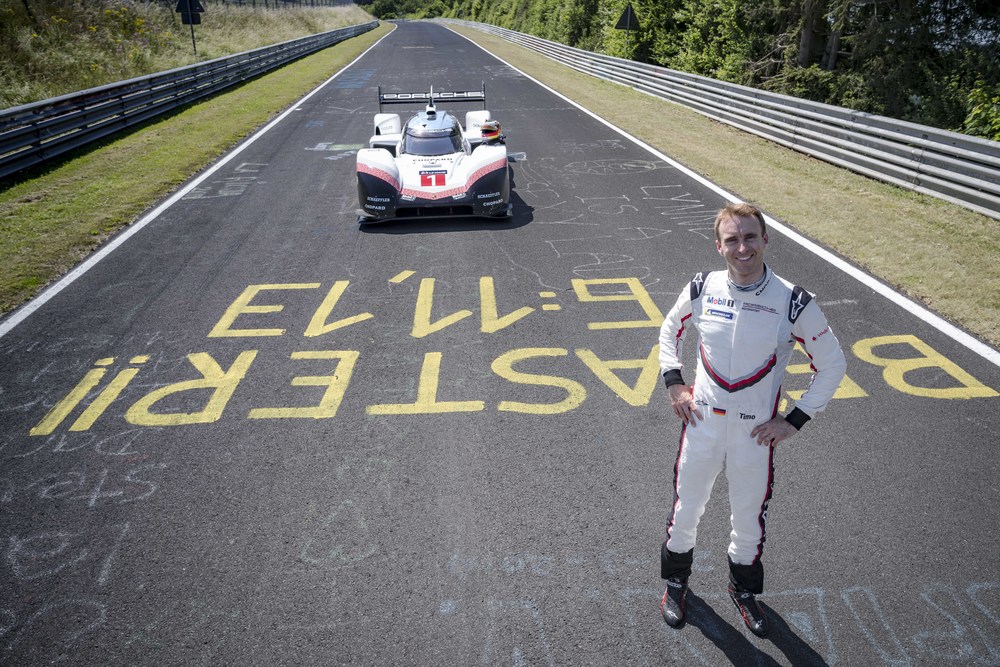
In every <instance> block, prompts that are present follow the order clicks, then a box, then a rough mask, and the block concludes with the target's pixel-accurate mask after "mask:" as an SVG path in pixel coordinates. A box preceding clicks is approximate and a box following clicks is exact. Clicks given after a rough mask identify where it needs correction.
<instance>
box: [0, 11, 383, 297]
mask: <svg viewBox="0 0 1000 667" xmlns="http://www.w3.org/2000/svg"><path fill="white" fill-rule="evenodd" d="M390 29H391V26H389V25H386V24H383V25H381V26H380V27H379V28H377V29H375V30H373V31H371V32H368V33H366V34H364V35H361V36H359V37H355V38H354V39H351V40H348V41H346V42H342V43H341V44H337V45H335V46H332V47H330V48H328V49H325V50H323V51H322V52H320V53H316V54H313V55H311V56H309V57H306V58H303V59H302V60H299V61H297V62H295V63H292V64H290V65H287V66H285V67H283V68H281V69H280V70H278V71H275V72H272V73H270V74H267V75H265V76H262V77H260V78H258V79H255V80H254V81H251V82H248V83H246V84H244V85H242V86H240V87H239V88H236V89H235V90H233V91H231V92H228V93H226V94H224V95H219V96H217V97H215V98H212V99H209V100H207V101H204V102H201V103H199V104H196V105H193V106H191V107H189V108H187V109H186V110H184V111H182V112H180V113H177V114H175V115H173V116H171V117H169V118H167V119H164V120H161V121H158V122H155V123H152V124H149V125H147V126H145V127H143V128H141V129H139V130H136V131H133V132H131V133H130V134H128V135H127V136H124V137H122V138H121V139H118V140H116V141H113V142H111V143H108V144H106V145H104V146H102V147H99V148H95V149H93V150H88V151H86V152H85V153H83V154H81V155H79V156H78V157H75V158H73V159H70V160H68V161H66V162H64V163H61V164H59V165H58V166H56V167H54V168H53V169H51V170H50V171H48V172H46V173H44V174H41V175H38V176H35V177H33V178H30V179H29V180H24V181H22V182H20V183H17V184H15V185H12V186H10V187H8V188H7V189H5V190H3V191H2V192H0V312H7V311H10V310H11V309H13V308H15V307H17V306H18V305H20V304H21V303H24V302H25V301H27V300H28V299H30V298H31V297H32V296H34V295H35V294H36V293H37V292H38V291H39V290H40V289H41V288H43V287H45V286H46V285H47V284H49V283H50V282H52V281H53V280H55V279H57V278H58V277H59V276H61V275H62V274H64V273H66V272H67V271H69V270H70V269H72V268H73V267H74V266H75V265H76V264H77V263H79V262H80V260H82V259H83V258H85V257H86V256H87V255H88V254H90V253H91V252H92V251H93V250H94V249H95V248H96V247H97V246H98V245H100V243H101V242H102V241H103V240H104V239H105V238H107V236H108V235H109V234H112V233H114V232H115V231H117V230H119V229H121V228H122V227H124V226H126V225H128V224H130V223H131V222H133V221H135V220H136V219H137V218H138V217H139V216H140V215H141V214H142V213H143V212H144V211H145V210H147V209H149V208H151V207H152V206H153V205H154V204H155V203H156V202H158V201H160V200H162V199H163V198H164V197H165V196H167V195H168V194H169V193H170V192H172V191H174V190H175V189H176V188H177V187H178V185H180V184H181V183H183V182H184V181H185V180H187V179H188V178H190V177H191V176H192V175H194V174H195V173H197V172H198V171H199V170H201V169H203V168H204V167H205V166H206V165H208V164H210V163H211V162H213V161H214V160H215V159H217V158H218V157H219V156H220V155H222V154H223V153H225V152H226V151H227V150H229V149H230V148H232V147H233V146H234V145H236V144H237V143H239V142H240V141H241V140H242V139H244V138H245V137H247V136H248V135H249V134H251V133H252V132H253V131H254V130H256V129H257V128H259V127H261V126H262V125H264V124H266V123H267V122H268V121H269V120H270V119H272V118H274V117H275V116H276V115H278V114H279V113H280V112H282V111H283V110H285V109H286V108H287V107H288V106H289V105H291V104H293V103H294V102H296V101H297V100H298V99H300V98H301V97H302V96H303V95H304V94H306V93H307V92H308V91H309V90H311V89H313V88H315V87H316V86H317V85H319V84H320V83H322V82H323V81H325V80H326V79H328V78H329V77H330V76H331V75H332V74H334V73H335V72H336V71H337V70H339V69H341V68H342V67H344V66H345V65H346V64H347V63H349V62H351V60H353V59H354V58H356V57H357V56H358V54H360V53H361V52H362V51H363V50H364V49H366V48H368V47H369V46H370V45H371V44H373V43H374V42H375V41H376V40H378V39H379V38H380V37H382V36H383V35H384V34H386V33H387V32H388V31H389V30H390ZM220 118H225V119H226V122H225V123H219V122H218V121H219V119H220Z"/></svg>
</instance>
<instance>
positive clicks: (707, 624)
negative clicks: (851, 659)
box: [686, 591, 828, 667]
mask: <svg viewBox="0 0 1000 667" xmlns="http://www.w3.org/2000/svg"><path fill="white" fill-rule="evenodd" d="M761 606H762V607H763V608H764V611H765V612H766V613H767V618H768V621H769V623H770V632H769V633H768V637H767V639H756V638H753V639H750V638H749V637H750V635H749V634H748V633H745V632H744V631H743V630H742V629H737V628H735V627H733V625H732V624H731V623H729V622H728V621H726V620H723V618H722V617H721V616H719V614H718V613H716V611H715V610H714V609H713V608H712V607H711V606H710V605H709V604H708V603H707V602H705V601H704V600H702V599H701V598H700V597H698V596H697V595H695V594H694V592H693V591H688V595H687V604H686V607H687V620H686V624H687V625H690V626H693V627H695V628H697V629H698V630H700V631H701V633H702V634H703V635H704V636H705V637H706V638H707V639H708V640H710V641H711V642H712V643H713V644H715V645H716V646H717V647H718V648H719V650H720V651H722V652H723V653H724V654H725V656H726V658H727V659H728V660H729V662H731V663H732V664H734V665H747V664H755V665H764V666H765V667H773V666H776V665H779V664H780V663H778V662H777V661H776V660H775V659H774V658H772V657H771V656H770V655H768V654H766V653H764V652H763V651H761V650H760V648H759V647H758V643H763V642H768V641H769V642H770V643H771V644H773V645H774V646H775V647H776V648H777V649H778V650H779V651H781V652H782V653H783V654H784V655H785V658H787V660H788V662H789V663H790V664H792V665H795V666H796V667H799V666H805V667H828V665H827V663H826V660H824V659H823V657H822V656H820V654H819V653H817V652H816V651H815V650H814V649H813V648H812V647H811V646H809V644H808V643H806V642H805V641H804V640H803V639H802V638H801V637H799V636H798V635H797V634H796V632H795V630H794V629H793V628H792V627H790V626H789V625H788V623H786V622H785V620H784V619H783V618H781V616H780V615H779V614H778V612H776V611H775V610H774V609H772V608H771V607H768V606H767V605H765V604H763V603H762V604H761ZM731 611H732V613H733V615H734V619H736V620H737V621H738V612H737V611H736V609H735V608H733V609H732V610H731ZM738 622H740V623H742V621H738Z"/></svg>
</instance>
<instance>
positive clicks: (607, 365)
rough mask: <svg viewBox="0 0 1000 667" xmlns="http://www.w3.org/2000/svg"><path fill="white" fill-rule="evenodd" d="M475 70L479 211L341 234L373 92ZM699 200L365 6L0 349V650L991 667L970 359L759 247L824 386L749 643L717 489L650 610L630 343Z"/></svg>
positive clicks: (939, 337) (645, 458) (701, 190)
mask: <svg viewBox="0 0 1000 667" xmlns="http://www.w3.org/2000/svg"><path fill="white" fill-rule="evenodd" d="M331 74H333V73H331ZM484 80H485V81H486V82H487V86H488V97H489V105H490V109H491V110H492V111H493V114H494V116H495V117H496V118H498V119H499V120H500V121H501V122H502V124H503V128H504V131H505V133H506V134H507V136H508V149H509V150H510V152H511V153H512V154H513V155H514V156H515V158H514V160H513V161H512V163H511V174H512V178H513V184H514V185H513V193H514V195H513V197H514V204H515V215H514V218H513V220H512V221H510V222H501V223H497V222H489V221H475V220H472V221H470V220H465V221H430V222H418V223H394V224H387V225H384V226H377V227H374V228H370V229H369V228H365V229H359V228H358V226H357V224H356V223H355V218H354V210H355V208H356V206H357V202H356V194H355V175H354V153H355V151H356V149H357V147H359V146H360V145H362V144H363V143H364V142H365V141H366V140H367V138H368V136H369V134H370V132H371V116H372V114H373V113H374V112H375V111H376V110H377V109H376V107H377V104H376V86H377V85H379V84H381V85H383V86H384V87H385V88H386V89H388V90H393V89H395V90H403V91H410V90H421V89H426V88H427V87H428V86H430V85H433V86H434V87H435V88H436V89H438V90H449V89H463V88H468V89H476V88H478V85H479V83H480V82H481V81H484ZM650 122H655V119H650ZM691 140H692V141H697V140H698V139H697V137H692V138H691ZM722 203H723V197H722V196H721V195H720V194H718V192H717V191H715V190H713V189H711V188H709V187H706V186H705V185H704V184H702V183H700V182H698V181H697V180H695V179H693V178H691V177H690V176H689V175H687V174H686V173H684V172H683V171H682V170H680V169H678V168H676V167H675V166H673V165H672V164H670V163H669V162H666V161H664V160H662V159H660V158H659V157H657V156H656V155H654V154H652V153H650V152H649V151H647V150H646V149H644V148H643V147H641V146H639V145H637V144H635V143H633V142H631V141H630V140H628V139H627V138H626V137H624V136H622V135H621V134H619V133H616V132H615V131H614V130H612V129H611V128H609V127H607V126H605V125H603V124H601V123H600V122H598V121H597V120H595V119H593V118H592V117H591V116H589V115H588V114H586V113H585V112H583V111H582V110H580V109H578V108H576V107H574V106H573V105H571V104H570V103H569V102H567V101H566V100H564V99H562V98H560V97H558V96H557V95H555V94H553V93H551V92H549V91H548V90H546V89H544V88H542V87H541V86H539V85H538V84H536V83H534V82H533V81H531V80H530V79H528V78H526V77H525V76H523V75H522V74H520V73H518V72H517V71H515V70H513V69H511V68H510V67H508V66H507V65H505V64H504V63H502V62H500V61H498V60H495V59H494V58H492V57H491V56H490V55H488V54H487V53H485V52H483V51H482V50H480V49H479V48H478V47H476V46H475V45H473V44H472V43H470V42H468V41H466V40H464V39H463V38H461V37H458V36H456V35H455V34H453V33H451V32H449V31H448V30H446V29H445V28H443V27H440V26H436V25H431V24H421V23H404V24H401V25H400V26H399V27H398V28H397V29H396V30H395V31H394V32H393V33H392V34H391V35H389V36H388V37H387V38H386V39H384V40H383V41H382V42H380V43H379V44H378V45H376V46H375V47H374V48H373V49H372V50H371V51H369V52H368V53H367V54H366V55H364V56H363V57H362V58H361V59H359V60H358V61H357V62H355V63H354V64H353V65H351V66H350V67H349V68H348V69H347V70H346V71H344V72H342V73H340V74H339V76H337V77H336V78H334V79H333V80H331V81H330V82H328V83H327V84H326V85H325V86H324V87H322V88H321V89H320V90H319V91H318V92H317V93H316V94H314V95H313V96H311V97H309V98H308V99H307V100H305V101H303V102H302V103H301V104H300V105H297V106H296V107H295V109H294V111H292V112H291V113H290V114H289V115H288V116H287V117H285V118H284V119H283V120H281V121H280V122H278V123H277V124H276V125H274V126H273V127H272V128H271V129H270V130H269V131H267V132H266V133H265V134H263V135H261V136H259V137H258V139H257V140H256V141H254V142H253V143H252V144H251V145H250V146H248V147H247V148H246V149H245V150H243V151H242V152H241V153H240V154H239V155H238V156H236V157H235V158H233V159H231V160H230V161H228V162H227V163H225V164H224V165H223V166H222V167H221V168H220V169H218V170H217V171H216V172H214V173H213V174H212V175H211V176H209V177H208V178H207V179H205V180H204V181H203V182H201V183H199V184H198V185H197V186H196V187H194V188H193V189H191V190H190V191H189V192H187V193H186V194H185V195H184V196H183V198H181V199H180V200H179V201H177V202H176V203H174V204H173V205H171V206H169V207H167V208H166V209H165V210H164V211H163V212H162V213H161V214H160V215H159V216H158V217H157V218H156V219H155V220H153V221H152V222H151V223H150V224H148V225H147V226H146V227H144V228H143V229H142V230H141V231H140V232H139V233H136V234H135V235H134V236H132V237H131V238H129V239H128V240H127V241H125V242H124V243H122V244H121V246H120V247H118V248H117V249H115V250H114V252H112V253H110V254H109V255H108V256H107V257H106V258H105V259H103V260H102V261H100V262H99V263H97V264H96V265H95V266H93V267H92V268H91V269H90V270H89V271H87V272H86V273H85V274H84V275H82V276H81V277H80V278H78V279H77V280H76V281H75V282H73V283H72V284H70V285H68V286H67V287H66V288H65V289H63V290H62V291H61V292H59V293H58V294H57V295H56V296H54V297H53V298H52V299H50V300H49V301H47V302H46V303H44V304H43V305H41V306H40V307H39V308H38V309H37V311H36V312H34V313H32V314H31V315H30V316H29V317H27V318H26V319H25V320H24V321H23V322H21V323H19V324H18V325H17V326H16V327H14V328H13V329H12V330H11V331H9V332H8V333H7V334H6V335H5V336H4V337H3V338H0V422H2V431H0V457H2V460H3V468H2V474H0V512H2V514H0V551H2V554H0V556H2V557H0V591H2V596H0V663H2V664H5V665H6V664H9V665H41V664H49V663H52V662H60V663H64V664H80V665H97V664H102V665H199V664H204V665H218V664H232V665H251V664H252V665H276V664H287V665H332V664H346V663H351V664H394V665H480V664H482V665H493V664H496V665H579V664H593V665H660V664H699V665H720V664H736V665H774V664H781V665H787V664H793V665H835V664H840V665H859V664H865V665H881V664H886V665H893V666H903V665H945V664H956V665H972V664H975V665H997V664H1000V576H998V555H997V554H998V551H997V547H996V535H997V518H996V516H997V515H996V507H997V506H998V501H1000V492H998V482H997V474H996V469H997V455H996V450H997V444H998V436H997V434H998V433H1000V410H998V407H1000V401H998V399H997V392H996V390H997V389H998V388H1000V368H998V367H997V365H996V364H994V363H992V362H990V361H988V360H984V358H983V357H982V356H980V355H978V354H976V353H974V352H972V351H970V350H969V349H967V348H965V347H963V346H962V345H959V344H957V343H955V342H954V341H953V340H952V339H951V338H949V337H947V336H945V335H943V334H942V333H940V332H939V331H938V330H936V329H935V328H932V327H931V326H929V325H927V324H925V323H924V322H923V321H921V320H920V319H918V318H916V317H914V316H913V315H912V314H911V313H910V312H908V311H907V310H906V309H904V308H902V307H901V306H900V304H899V303H898V302H897V301H896V300H894V299H887V298H885V297H883V296H880V295H878V294H876V293H875V292H873V291H872V290H871V289H870V288H869V287H866V286H865V284H863V283H862V282H860V281H858V280H856V279H854V278H852V277H849V276H848V275H846V274H845V273H843V272H842V271H840V270H839V269H837V268H835V267H833V266H832V265H830V264H829V263H827V262H825V261H823V260H820V259H817V258H816V257H815V256H814V255H813V254H811V253H810V252H808V251H807V250H805V249H803V248H802V247H801V246H800V245H798V244H797V243H795V242H793V241H791V240H789V239H788V238H786V237H785V236H783V235H782V234H780V233H778V232H777V231H772V233H771V235H770V238H771V243H770V246H769V249H768V261H769V263H770V264H771V266H773V267H774V268H775V269H776V270H777V271H778V272H779V273H780V274H782V275H784V276H785V277H787V278H789V279H790V280H793V281H795V282H798V283H800V284H802V285H804V286H806V287H807V288H808V289H810V290H812V291H814V292H816V293H817V295H818V296H817V298H818V299H819V301H820V303H821V304H822V307H823V308H824V311H825V312H826V314H827V316H828V318H829V319H830V321H831V323H832V325H833V327H834V330H835V331H836V333H837V335H838V337H839V339H840V341H841V343H842V345H843V346H844V349H845V352H846V354H847V357H848V374H847V376H848V380H845V383H844V384H843V385H842V387H841V393H840V394H839V395H838V397H837V399H836V400H834V401H832V403H831V405H830V407H829V408H828V409H827V411H826V412H825V413H823V414H822V415H821V416H820V417H819V418H818V419H815V420H813V422H811V423H810V424H808V425H807V426H806V427H805V428H804V429H803V431H802V432H801V433H800V434H799V435H797V436H796V437H795V438H793V439H792V440H790V441H788V442H786V443H783V444H782V445H780V446H779V449H778V452H777V454H776V468H777V477H776V483H775V489H774V499H773V501H772V503H771V506H770V513H769V517H768V518H769V521H768V539H767V547H766V549H765V555H764V563H765V567H766V572H767V575H766V582H765V586H766V591H767V592H766V594H765V595H764V596H762V598H761V599H762V601H763V602H764V604H765V606H766V607H767V609H769V611H770V615H771V619H772V636H771V638H770V639H768V640H759V639H756V638H754V637H753V636H752V635H750V634H749V633H748V632H747V631H746V630H745V629H744V628H743V626H742V623H741V622H740V620H739V619H738V617H737V615H736V611H735V609H734V608H733V606H732V605H731V603H730V602H729V600H728V598H727V597H726V596H725V585H726V564H725V563H726V561H725V550H726V547H727V545H728V532H729V529H728V505H727V500H726V497H727V496H726V488H725V486H726V485H725V480H724V476H723V477H720V479H719V481H718V482H717V485H716V489H715V492H714V494H713V498H712V500H711V502H710V504H709V506H708V510H707V511H706V513H705V516H704V518H703V520H702V524H701V531H700V535H699V546H698V552H697V553H698V557H697V560H696V562H695V574H694V576H693V578H692V582H691V583H692V595H691V598H689V600H690V603H689V613H690V622H689V623H688V624H687V626H686V627H684V628H683V629H681V630H674V629H671V628H669V627H667V626H666V625H665V624H664V623H663V621H662V619H661V617H660V614H659V611H658V608H657V604H658V601H659V597H660V595H661V592H662V585H661V582H660V580H659V569H658V550H659V546H660V542H661V540H662V533H663V522H664V518H665V515H666V510H667V502H668V500H669V499H670V493H671V491H670V487H671V475H672V473H671V469H672V465H673V461H674V457H675V455H676V448H677V439H678V435H679V427H678V424H677V422H676V420H675V419H674V418H673V417H672V416H671V415H669V413H668V409H667V408H666V395H665V391H664V390H663V388H662V386H660V381H659V378H658V377H657V376H658V372H657V370H656V368H655V360H654V362H653V363H652V364H650V363H649V361H648V359H649V355H650V352H651V350H653V347H654V345H655V343H656V337H657V331H658V325H659V319H661V318H662V314H663V313H665V312H666V311H667V309H668V308H669V307H670V305H671V304H672V302H673V300H674V298H675V296H676V294H677V292H678V291H679V290H680V289H681V288H682V287H683V285H684V284H685V283H686V281H687V280H688V279H689V278H690V276H691V275H692V274H693V273H694V272H696V271H698V270H702V269H714V268H719V267H721V266H722V262H721V258H720V257H719V256H718V255H717V254H716V253H715V250H714V247H713V244H712V242H711V241H710V239H711V222H712V218H713V212H714V211H715V210H716V209H717V208H718V207H719V206H721V205H722ZM901 242H905V240H901ZM262 286H264V287H262ZM969 289H976V285H975V283H974V281H973V280H971V279H970V281H969ZM279 307H280V309H279ZM693 347H694V346H693V345H689V346H688V349H689V350H691V349H693ZM806 362H807V359H806V358H805V356H804V355H802V354H799V355H798V356H797V357H793V362H792V363H793V364H803V363H806ZM807 382H808V375H806V374H802V373H801V372H799V373H792V374H790V375H789V376H788V380H787V382H786V389H787V390H789V391H796V390H799V391H800V390H802V389H804V388H805V386H806V383H807Z"/></svg>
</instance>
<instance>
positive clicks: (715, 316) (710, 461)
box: [660, 204, 846, 637]
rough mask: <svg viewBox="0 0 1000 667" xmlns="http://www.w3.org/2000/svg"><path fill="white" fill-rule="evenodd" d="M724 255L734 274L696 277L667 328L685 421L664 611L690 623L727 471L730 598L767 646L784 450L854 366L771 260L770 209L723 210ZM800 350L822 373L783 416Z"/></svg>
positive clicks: (671, 386)
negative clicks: (769, 537)
mask: <svg viewBox="0 0 1000 667" xmlns="http://www.w3.org/2000/svg"><path fill="white" fill-rule="evenodd" d="M715 246H716V249H717V250H718V252H719V254H720V255H722V257H723V258H725V260H726V267H727V270H726V271H712V272H703V273H698V274H697V275H695V276H694V279H693V280H692V281H691V282H690V284H689V285H688V286H687V287H686V288H685V289H684V290H683V291H682V292H681V294H680V296H679V297H678V298H677V302H676V303H675V304H674V306H673V308H672V309H671V310H670V312H669V314H668V315H667V317H666V320H665V321H664V322H663V326H662V328H661V329H660V369H661V371H662V372H663V377H664V380H665V383H666V386H667V390H668V392H669V394H670V405H671V407H672V409H673V411H674V414H676V415H677V417H678V418H680V419H681V421H682V422H683V427H682V429H681V438H680V447H679V451H678V453H677V462H676V464H675V466H674V498H673V506H672V507H671V509H670V512H669V516H668V518H667V533H666V540H665V541H664V543H663V546H662V548H661V550H660V567H661V571H660V575H661V577H662V578H664V579H666V580H667V587H666V590H665V591H664V593H663V599H662V601H661V603H660V610H661V612H662V613H663V618H664V620H665V621H666V622H667V624H668V625H671V626H673V627H680V626H681V625H682V624H683V622H684V597H685V594H686V593H687V590H688V577H689V576H690V575H691V564H692V561H693V557H694V546H695V536H696V533H697V529H698V521H699V519H700V518H701V515H702V513H703V512H704V510H705V504H706V502H707V501H708V498H709V495H710V493H711V491H712V486H713V484H714V483H715V478H716V477H717V476H718V474H719V473H720V472H721V471H722V469H723V467H725V470H726V479H727V480H728V483H729V504H730V509H731V512H732V519H731V520H732V532H731V534H730V539H731V543H730V545H729V552H728V561H729V596H730V598H731V599H732V600H733V603H734V604H735V605H736V608H737V609H738V610H739V612H740V615H741V616H742V617H743V621H744V623H745V624H746V626H747V627H748V628H749V629H750V631H751V632H753V633H754V634H755V635H757V636H760V637H764V636H766V635H767V630H768V625H767V617H766V616H765V614H764V610H763V609H762V608H761V607H760V605H759V603H758V602H757V599H756V597H755V596H756V595H758V594H760V593H761V592H762V590H763V585H764V569H763V565H762V564H761V560H760V558H761V552H762V551H763V547H764V539H765V531H764V522H765V519H766V518H767V504H768V501H769V500H770V498H771V486H772V483H773V474H774V469H773V456H774V446H775V445H776V444H777V443H779V442H781V441H782V440H785V439H787V438H790V437H791V436H793V435H795V433H797V432H798V430H799V429H800V428H802V426H803V425H804V424H805V423H806V422H807V421H809V420H810V419H811V418H812V417H815V416H816V414H817V413H819V412H820V411H821V410H823V408H825V407H826V405H827V403H828V402H829V401H830V399H831V398H832V397H833V394H834V392H835V391H836V389H837V386H838V385H839V384H840V381H841V379H842V378H843V376H844V371H845V368H846V362H845V360H844V354H843V352H842V351H841V349H840V343H838V341H837V338H836V336H834V334H833V332H832V331H831V330H830V326H829V325H828V324H827V321H826V318H825V317H824V316H823V313H822V312H821V311H820V309H819V306H818V305H817V304H816V301H815V299H814V298H813V296H812V295H811V294H810V293H809V292H807V291H805V290H804V289H802V288H801V287H798V286H796V285H793V284H791V283H789V282H788V281H786V280H784V279H783V278H780V277H779V276H777V275H775V274H774V273H773V272H772V271H771V269H770V268H769V267H768V266H767V265H766V264H765V263H764V250H765V248H766V247H767V227H766V225H765V223H764V216H763V215H762V213H761V212H760V210H759V209H757V208H756V207H754V206H751V205H749V204H729V205H727V206H726V207H724V208H723V209H722V210H720V211H719V212H718V215H717V216H716V218H715ZM689 325H691V326H694V327H695V328H696V329H697V330H698V333H699V336H700V339H701V340H700V345H699V349H698V351H697V355H696V356H697V358H698V367H697V371H696V372H695V379H694V384H693V385H692V386H689V385H686V384H685V383H684V380H683V378H682V377H681V368H682V364H681V343H682V341H683V334H684V332H685V330H686V329H687V327H688V326H689ZM796 342H798V343H800V344H801V345H802V346H803V347H804V349H805V352H806V354H808V356H809V358H810V360H811V362H812V364H811V365H812V369H813V370H814V371H815V374H814V375H813V377H812V381H811V383H810V385H809V389H808V390H807V391H806V392H805V394H804V395H803V396H802V397H801V398H799V399H798V401H797V402H796V405H795V407H794V409H792V410H791V411H790V412H789V413H788V414H787V415H785V416H781V415H779V414H778V401H779V398H780V395H781V382H782V379H783V378H784V375H785V366H786V364H787V363H788V359H789V357H790V356H791V354H792V350H793V349H794V346H795V344H796Z"/></svg>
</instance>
